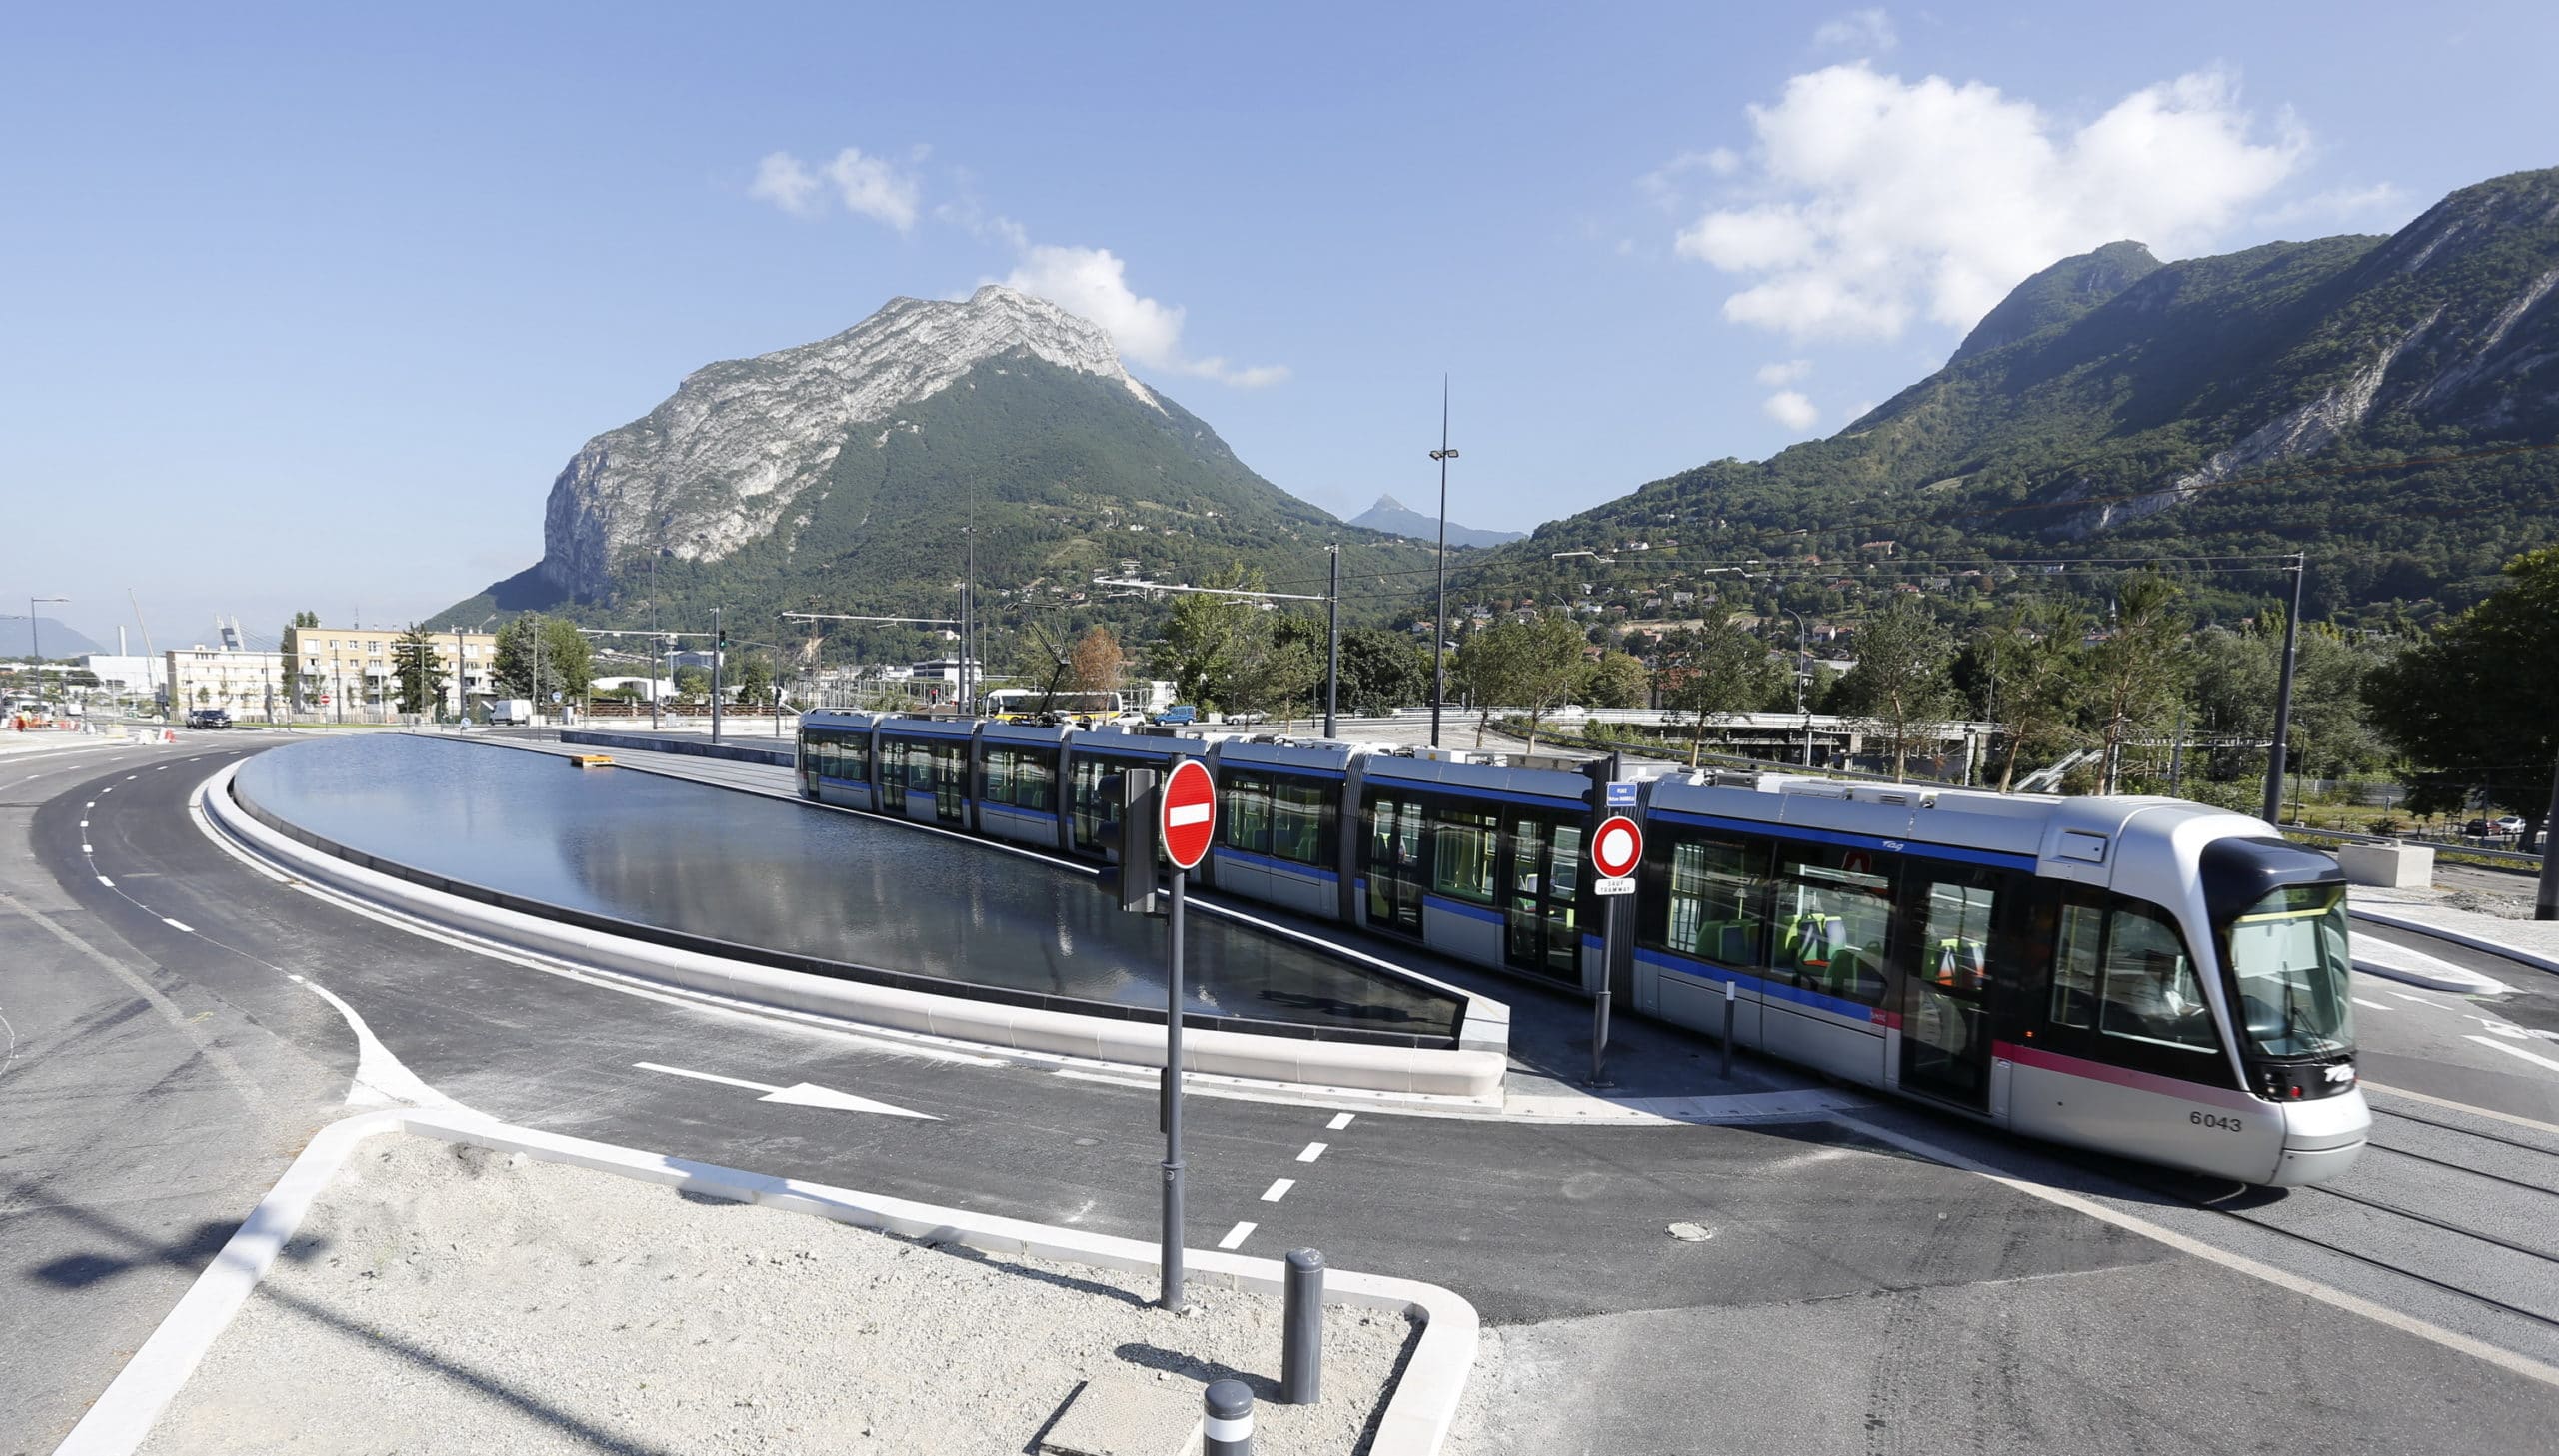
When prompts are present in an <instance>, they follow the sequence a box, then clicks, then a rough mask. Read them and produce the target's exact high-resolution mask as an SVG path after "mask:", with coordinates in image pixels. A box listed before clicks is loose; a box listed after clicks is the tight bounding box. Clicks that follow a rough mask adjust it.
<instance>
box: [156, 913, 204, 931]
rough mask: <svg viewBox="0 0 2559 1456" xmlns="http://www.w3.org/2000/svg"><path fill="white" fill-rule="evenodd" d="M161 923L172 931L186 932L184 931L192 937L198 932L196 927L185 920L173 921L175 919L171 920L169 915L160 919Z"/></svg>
mask: <svg viewBox="0 0 2559 1456" xmlns="http://www.w3.org/2000/svg"><path fill="white" fill-rule="evenodd" d="M160 923H161V924H163V925H166V926H168V927H169V928H170V929H172V930H184V931H186V932H187V933H188V934H190V935H192V934H194V933H195V932H196V927H195V926H193V925H190V924H188V923H187V922H186V921H184V920H173V919H170V918H169V917H168V916H167V915H162V916H161V917H160Z"/></svg>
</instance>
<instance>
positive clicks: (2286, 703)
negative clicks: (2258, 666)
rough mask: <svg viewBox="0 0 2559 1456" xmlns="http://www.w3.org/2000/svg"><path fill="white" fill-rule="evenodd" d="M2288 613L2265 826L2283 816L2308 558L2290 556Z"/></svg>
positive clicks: (2269, 751)
mask: <svg viewBox="0 0 2559 1456" xmlns="http://www.w3.org/2000/svg"><path fill="white" fill-rule="evenodd" d="M2290 571H2291V572H2292V611H2291V613H2290V614H2289V615H2287V616H2286V617H2285V618H2284V620H2283V675H2282V676H2281V677H2280V678H2278V679H2277V680H2276V681H2275V741H2274V746H2272V747H2270V748H2268V749H2267V750H2266V805H2265V807H2266V811H2265V814H2264V815H2263V817H2264V818H2265V821H2266V822H2267V823H2270V824H2271V823H2279V822H2281V820H2280V819H2278V818H2277V817H2276V816H2277V815H2278V814H2281V813H2282V812H2283V769H2284V742H2285V740H2286V739H2287V738H2289V737H2290V736H2291V734H2292V670H2293V666H2294V664H2296V663H2297V662H2299V661H2300V654H2301V581H2302V578H2304V577H2307V576H2309V575H2310V569H2309V557H2308V555H2307V554H2306V553H2303V552H2294V553H2293V554H2292V566H2291V568H2290Z"/></svg>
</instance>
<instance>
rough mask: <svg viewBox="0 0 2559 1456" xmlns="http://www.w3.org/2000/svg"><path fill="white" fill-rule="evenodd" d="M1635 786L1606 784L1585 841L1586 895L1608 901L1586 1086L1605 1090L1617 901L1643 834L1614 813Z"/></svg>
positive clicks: (1639, 857)
mask: <svg viewBox="0 0 2559 1456" xmlns="http://www.w3.org/2000/svg"><path fill="white" fill-rule="evenodd" d="M1634 795H1635V785H1633V784H1631V783H1611V784H1609V785H1608V807H1609V809H1610V810H1611V812H1610V813H1609V815H1608V817H1607V818H1606V819H1605V820H1603V821H1602V822H1601V823H1600V825H1599V828H1598V831H1597V832H1595V833H1593V834H1592V835H1591V836H1590V866H1591V867H1592V868H1593V869H1596V870H1598V871H1599V877H1598V878H1597V879H1596V880H1593V881H1592V882H1591V885H1590V892H1591V893H1592V894H1595V895H1598V896H1600V897H1601V898H1603V899H1605V900H1606V901H1607V902H1608V908H1607V910H1606V912H1605V915H1604V919H1603V922H1602V927H1601V930H1600V940H1599V944H1600V951H1599V993H1598V994H1597V995H1596V996H1593V997H1592V998H1591V1004H1590V1085H1592V1086H1594V1087H1604V1086H1606V1085H1608V1001H1609V997H1610V994H1611V991H1610V985H1611V983H1612V982H1613V981H1614V980H1615V977H1616V966H1617V953H1618V945H1617V940H1618V930H1617V927H1618V925H1619V923H1620V922H1621V921H1622V920H1623V919H1624V918H1625V916H1624V913H1623V907H1622V906H1620V905H1619V904H1618V901H1619V900H1621V899H1624V898H1625V897H1626V896H1627V895H1630V894H1633V893H1634V892H1635V881H1634V873H1635V869H1636V868H1637V867H1638V866H1639V865H1641V864H1642V863H1643V829H1642V828H1641V827H1640V826H1638V825H1637V824H1636V823H1635V821H1634V820H1633V819H1630V818H1627V817H1626V816H1625V815H1623V814H1621V813H1617V812H1614V810H1616V809H1618V808H1632V807H1633V806H1634Z"/></svg>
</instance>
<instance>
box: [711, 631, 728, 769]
mask: <svg viewBox="0 0 2559 1456" xmlns="http://www.w3.org/2000/svg"><path fill="white" fill-rule="evenodd" d="M727 645H728V639H726V638H724V637H722V636H721V635H720V609H719V608H717V607H714V608H712V609H711V741H713V742H715V743H716V742H718V741H720V660H721V659H722V658H725V657H727V656H729V655H728V654H727V653H726V652H723V651H722V649H723V648H725V647H726V646H727Z"/></svg>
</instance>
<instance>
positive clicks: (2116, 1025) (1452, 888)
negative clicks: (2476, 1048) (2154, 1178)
mask: <svg viewBox="0 0 2559 1456" xmlns="http://www.w3.org/2000/svg"><path fill="white" fill-rule="evenodd" d="M1183 757H1195V758H1199V759H1201V760H1202V761H1203V762H1204V764H1205V765H1206V766H1207V767H1208V768H1209V770H1210V772H1211V775H1212V776H1213V777H1214V778H1215V779H1216V781H1217V783H1218V793H1219V816H1218V839H1217V842H1216V844H1215V845H1214V846H1213V847H1212V848H1211V850H1210V854H1209V857H1208V859H1207V860H1206V861H1204V862H1203V864H1202V865H1201V867H1200V868H1199V869H1197V870H1195V871H1193V874H1194V882H1195V883H1197V884H1199V885H1201V886H1202V887H1203V888H1206V889H1211V890H1215V891H1218V892H1221V893H1224V894H1227V895H1230V896H1233V897H1236V898H1239V899H1250V900H1256V901H1260V902H1263V903H1266V904H1270V905H1274V906H1278V907H1280V908H1283V909H1286V910H1289V911H1292V912H1294V913H1296V914H1299V915H1303V916H1307V917H1311V918H1317V919H1326V920H1332V921H1336V922H1339V923H1342V924H1347V925H1355V926H1358V927H1360V928H1362V929H1364V930H1366V931H1369V932H1372V933H1374V934H1376V935H1378V936H1381V937H1384V938H1386V939H1389V940H1394V941H1400V942H1403V943H1406V944H1410V945H1414V946H1417V947H1421V948H1424V949H1427V950H1429V951H1431V952H1433V953H1435V954H1439V955H1443V956H1446V957H1449V958H1451V959H1454V960H1459V961H1464V962H1467V963H1471V964H1474V965H1479V966H1484V967H1488V968H1491V969H1496V970H1502V971H1508V972H1512V973H1516V974H1520V975H1523V976H1527V977H1530V978H1533V979H1535V980H1538V981H1541V982H1544V983H1546V984H1549V985H1553V986H1559V987H1562V988H1564V989H1567V990H1570V991H1577V992H1580V993H1583V994H1596V992H1597V991H1598V990H1599V989H1600V988H1601V987H1602V986H1603V985H1604V986H1606V987H1607V988H1608V989H1610V990H1611V991H1612V992H1614V997H1615V999H1616V1000H1617V1003H1618V1004H1620V1005H1631V1006H1632V1007H1633V1008H1634V1009H1635V1010H1636V1011H1638V1012H1640V1013H1641V1014H1644V1015H1647V1016H1651V1017H1655V1018H1658V1019H1660V1020H1663V1021H1667V1022H1671V1023H1673V1024H1677V1025H1682V1026H1688V1027H1693V1028H1696V1029H1699V1030H1704V1031H1709V1032H1719V1031H1720V1030H1721V1029H1722V1026H1723V1024H1724V1007H1723V1002H1724V1000H1725V999H1726V997H1727V996H1729V997H1730V998H1731V999H1732V1000H1733V1001H1734V1003H1735V1004H1734V1035H1735V1040H1736V1041H1737V1043H1738V1044H1740V1045H1743V1046H1747V1047H1753V1048H1756V1049H1758V1050H1760V1051H1762V1052H1764V1053H1766V1054H1767V1055H1770V1056H1773V1057H1777V1058H1781V1059H1783V1060H1786V1061H1790V1062H1794V1063H1797V1064H1800V1065H1803V1066H1806V1067H1810V1068H1814V1069H1816V1070H1819V1071H1821V1072H1823V1073H1825V1074H1827V1075H1829V1076H1831V1077H1835V1078H1837V1079H1839V1080H1841V1081H1844V1082H1850V1083H1854V1084H1856V1085H1859V1086H1864V1087H1870V1088H1873V1089H1875V1090H1878V1091H1882V1092H1887V1093H1894V1094H1898V1095H1902V1096H1906V1097H1909V1098H1912V1099H1915V1100H1919V1101H1923V1102H1927V1103H1929V1104H1932V1105H1935V1106H1938V1107H1942V1108H1947V1109H1951V1110H1952V1111H1954V1112H1956V1113H1959V1114H1961V1115H1963V1116H1966V1117H1970V1118H1973V1119H1976V1120H1979V1121H1982V1122H1985V1123H1989V1124H1992V1125H1995V1126H2000V1127H2005V1128H2009V1129H2012V1130H2014V1131H2017V1132H2022V1133H2026V1134H2029V1135H2032V1136H2035V1137H2039V1138H2044V1139H2047V1140H2050V1141H2054V1142H2060V1143H2067V1144H2073V1145H2076V1146H2081V1147H2087V1148H2093V1149H2097V1150H2099V1151H2103V1152H2109V1153H2115V1154H2120V1155H2123V1156H2127V1157H2133V1158H2138V1159H2141V1160H2144V1161H2148V1162H2154V1163H2159V1164H2163V1165H2167V1166H2171V1167H2178V1168H2186V1169H2191V1170H2193V1171H2196V1172H2203V1173H2210V1174H2215V1175H2218V1176H2222V1177H2228V1178H2232V1179H2235V1180H2237V1181H2240V1182H2246V1183H2253V1184H2264V1185H2273V1186H2289V1185H2297V1184H2303V1183H2313V1182H2319V1181H2322V1180H2325V1179H2328V1178H2332V1177H2334V1176H2336V1175H2337V1174H2339V1173H2341V1172H2343V1171H2344V1170H2345V1169H2346V1168H2347V1167H2348V1166H2350V1165H2351V1164H2352V1163H2353V1162H2354V1160H2355V1158H2356V1156H2357V1155H2358V1154H2359V1153H2360V1152H2361V1151H2362V1148H2363V1145H2364V1141H2365V1135H2366V1130H2367V1128H2368V1126H2369V1124H2370V1121H2371V1113H2370V1111H2369V1109H2368V1108H2367V1106H2366V1105H2365V1102H2364V1099H2363V1095H2362V1093H2361V1091H2360V1089H2359V1087H2358V1085H2357V1081H2356V1072H2355V1062H2354V1024H2353V1003H2352V1001H2351V999H2350V997H2349V995H2348V987H2347V976H2348V953H2347V931H2346V917H2345V916H2346V910H2345V881H2344V879H2343V877H2342V875H2341V874H2340V873H2339V871H2338V869H2337V866H2336V865H2335V863H2334V862H2333V861H2331V860H2330V859H2328V858H2327V857H2326V856H2324V855H2320V854H2316V853H2313V852H2311V851H2309V850H2306V849H2302V848H2300V847H2297V846H2295V845H2293V844H2290V843H2288V842H2286V841H2285V840H2283V839H2282V838H2281V837H2280V836H2278V835H2277V834H2276V833H2275V832H2274V831H2273V830H2272V829H2271V828H2270V827H2268V826H2267V825H2266V824H2265V823H2264V822H2262V821H2260V820H2257V819H2253V818H2248V817H2245V816H2243V815H2239V814H2234V813H2228V812H2225V811H2222V810H2219V809H2214V808H2210V807H2207V806H2205V805H2202V804H2197V803H2189V802H2186V801H2184V800H2181V799H2169V798H2133V797H2109V798H2059V797H2048V796H2041V795H2028V794H2013V795H2003V794H1996V793H1987V792H1978V791H1973V790H1966V789H1950V788H1933V787H1926V786H1921V785H1903V784H1878V783H1847V782H1841V781H1837V780H1831V779H1821V778H1813V777H1806V776H1798V775H1791V774H1782V773H1775V774H1766V773H1734V772H1728V771H1710V772H1695V771H1687V770H1674V769H1664V768H1663V767H1662V766H1661V765H1657V764H1652V765H1640V766H1636V767H1632V768H1630V769H1629V770H1626V771H1624V773H1623V779H1624V781H1630V782H1632V783H1634V784H1635V786H1636V794H1635V797H1636V804H1635V807H1634V808H1633V809H1632V810H1627V809H1624V808H1619V809H1617V810H1615V811H1617V812H1631V813H1632V814H1633V815H1634V816H1635V817H1637V818H1639V819H1640V820H1641V821H1642V823H1643V825H1644V840H1645V847H1644V860H1643V864H1642V867H1641V869H1640V870H1639V871H1638V878H1637V884H1636V891H1635V894H1634V896H1633V898H1632V909H1631V911H1630V912H1629V922H1628V923H1629V926H1630V929H1631V933H1630V934H1626V935H1621V936H1620V937H1619V939H1620V941H1621V942H1622V943H1621V944H1620V945H1619V946H1618V947H1617V952H1616V954H1615V956H1614V958H1613V960H1612V959H1611V957H1610V956H1609V954H1608V953H1607V950H1606V947H1605V946H1604V945H1603V944H1602V942H1601V940H1600V938H1599V935H1598V933H1597V929H1598V926H1599V925H1600V923H1601V920H1600V914H1601V906H1602V902H1601V900H1600V899H1599V898H1598V896H1597V895H1595V894H1594V893H1593V892H1592V890H1591V888H1590V884H1589V878H1590V876H1589V872H1588V869H1587V865H1586V861H1585V852H1584V843H1585V840H1586V838H1587V836H1588V834H1589V833H1590V832H1591V830H1592V829H1593V828H1594V827H1595V826H1596V824H1597V822H1598V820H1599V818H1600V817H1601V816H1602V815H1603V814H1604V813H1605V812H1606V811H1607V810H1604V809H1603V808H1602V807H1601V805H1602V804H1603V803H1604V802H1605V799H1606V796H1607V795H1606V793H1605V792H1604V784H1605V783H1606V782H1607V781H1608V779H1607V774H1608V772H1609V769H1608V767H1607V764H1606V763H1605V761H1604V760H1603V761H1598V762H1592V763H1586V764H1580V765H1567V764H1563V763H1561V762H1559V761H1558V760H1553V759H1504V758H1503V757H1501V756H1500V755H1491V754H1479V753H1462V752H1454V751H1445V750H1438V749H1426V748H1424V749H1415V748H1390V747H1383V746H1374V745H1363V744H1354V743H1344V742H1336V741H1328V740H1309V739H1290V738H1284V737H1276V736H1272V735H1267V734H1255V735H1246V734H1232V735H1222V734H1218V733H1216V732H1214V731H1210V732H1202V731H1198V730H1190V729H1186V730H1179V731H1175V730H1166V729H1129V730H1114V729H1102V730H1096V731H1083V730H1078V729H1072V728H1037V727H1032V726H1028V725H1019V724H1011V725H1008V724H991V723H970V722H965V721H955V720H945V719H930V718H921V717H912V716H899V715H885V716H875V715H868V714H850V713H812V714H809V715H807V716H806V717H804V718H803V719H802V720H801V726H800V737H799V756H798V769H799V777H800V787H801V792H802V794H803V795H804V796H806V797H808V798H811V799H815V800H818V801H821V802H825V803H830V804H836V805H840V806H843V807H847V808H853V809H859V810H863V811H865V812H870V813H879V814H887V815H890V816H893V817H902V818H909V819H915V820H920V821H923V822H927V823H933V824H938V825H940V826H942V827H944V828H946V829H951V830H954V831H957V832H960V833H965V834H971V835H978V836H983V837H987V838H994V839H1003V840H1007V841H1010V842H1013V843H1016V844H1021V845H1025V846H1029V847H1033V848H1037V849H1041V850H1046V851H1048V852H1052V853H1056V854H1060V855H1064V856H1067V857H1070V858H1078V859H1087V860H1099V859H1101V858H1102V857H1103V854H1104V848H1103V842H1102V834H1101V825H1102V821H1103V805H1102V802H1101V792H1102V783H1103V780H1104V779H1106V778H1108V777H1110V776H1112V775H1114V774H1116V773H1117V772H1119V771H1120V770H1121V769H1122V768H1124V767H1129V766H1152V767H1157V768H1166V767H1170V766H1171V764H1172V763H1173V762H1175V761H1176V760H1178V759H1180V758H1183Z"/></svg>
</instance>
